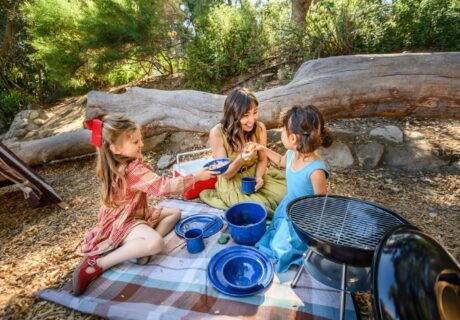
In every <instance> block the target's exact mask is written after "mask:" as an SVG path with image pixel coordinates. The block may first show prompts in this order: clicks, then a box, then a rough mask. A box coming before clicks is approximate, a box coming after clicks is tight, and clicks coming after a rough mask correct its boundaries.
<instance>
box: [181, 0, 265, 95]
mask: <svg viewBox="0 0 460 320" xmlns="http://www.w3.org/2000/svg"><path fill="white" fill-rule="evenodd" d="M266 45H267V41H266V38H265V36H264V33H263V32H262V28H261V26H260V23H259V22H258V19H257V15H256V11H255V10H254V7H252V6H251V5H249V4H244V5H242V6H241V7H240V8H236V7H232V6H228V5H220V6H216V7H214V8H212V9H211V10H210V12H209V14H208V15H207V19H206V20H205V21H202V23H201V25H200V26H198V27H197V29H196V30H195V37H194V39H193V40H192V42H191V43H190V45H189V47H188V48H187V54H186V67H185V76H186V80H187V82H188V84H189V85H190V86H192V87H194V88H198V89H203V90H213V91H215V90H217V89H218V87H219V85H221V84H222V82H223V81H224V80H225V79H226V78H228V77H230V76H234V75H237V74H241V73H244V72H246V71H247V70H248V69H249V68H250V67H251V66H252V65H253V64H255V63H257V62H258V61H260V60H261V59H262V58H263V57H264V52H265V51H266Z"/></svg>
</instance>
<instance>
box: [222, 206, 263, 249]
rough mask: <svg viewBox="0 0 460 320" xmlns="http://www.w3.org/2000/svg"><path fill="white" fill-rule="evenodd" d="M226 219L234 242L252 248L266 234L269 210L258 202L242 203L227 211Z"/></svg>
mask: <svg viewBox="0 0 460 320" xmlns="http://www.w3.org/2000/svg"><path fill="white" fill-rule="evenodd" d="M225 219H226V220H227V224H228V229H229V230H230V235H231V236H232V238H233V240H235V242H236V243H238V244H243V245H248V246H252V245H254V244H255V243H256V242H257V241H259V240H260V238H262V236H263V235H264V233H265V228H266V226H265V223H266V221H267V209H265V207H264V206H262V205H260V204H258V203H256V202H240V203H237V204H235V205H233V206H231V207H230V208H228V209H227V211H226V212H225Z"/></svg>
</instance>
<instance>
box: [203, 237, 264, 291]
mask: <svg viewBox="0 0 460 320" xmlns="http://www.w3.org/2000/svg"><path fill="white" fill-rule="evenodd" d="M238 259H240V261H239V262H238ZM229 268H234V270H233V271H234V272H235V275H233V276H232V277H229V275H230V273H231V272H230V270H228V269H229ZM229 272H230V273H229ZM254 273H257V274H254ZM208 277H209V280H210V281H211V284H212V285H213V287H214V288H215V289H216V290H217V291H219V292H222V293H223V294H226V295H229V296H234V297H246V296H252V295H255V294H257V293H259V292H260V291H262V290H264V289H266V288H267V287H268V286H269V285H270V284H271V282H272V280H273V266H272V264H271V262H270V261H269V259H268V257H267V256H266V255H265V254H264V253H262V252H261V251H259V250H257V249H255V248H252V247H248V246H233V247H229V248H226V249H224V250H221V251H219V252H217V253H216V254H215V255H214V256H213V257H212V258H211V260H210V261H209V264H208Z"/></svg>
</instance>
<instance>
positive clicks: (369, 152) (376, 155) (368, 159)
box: [356, 142, 385, 168]
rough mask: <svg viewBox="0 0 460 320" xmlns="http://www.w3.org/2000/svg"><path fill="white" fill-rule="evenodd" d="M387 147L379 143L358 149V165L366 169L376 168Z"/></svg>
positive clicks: (370, 143) (368, 144)
mask: <svg viewBox="0 0 460 320" xmlns="http://www.w3.org/2000/svg"><path fill="white" fill-rule="evenodd" d="M384 150H385V147H384V146H383V145H381V144H380V143H377V142H369V143H367V144H365V145H363V146H361V147H359V148H358V151H357V153H356V157H357V160H358V163H359V164H360V165H362V166H364V167H366V168H375V167H377V165H378V164H379V162H380V159H381V158H382V155H383V151H384Z"/></svg>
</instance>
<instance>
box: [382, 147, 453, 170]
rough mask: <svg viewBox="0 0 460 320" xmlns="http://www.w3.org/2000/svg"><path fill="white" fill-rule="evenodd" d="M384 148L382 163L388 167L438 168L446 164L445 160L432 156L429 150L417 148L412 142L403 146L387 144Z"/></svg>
mask: <svg viewBox="0 0 460 320" xmlns="http://www.w3.org/2000/svg"><path fill="white" fill-rule="evenodd" d="M385 149H386V152H385V153H384V155H383V163H384V164H385V165H387V166H389V167H394V168H399V169H403V170H408V171H417V170H439V167H441V166H443V165H446V164H447V161H442V160H440V159H438V158H436V157H434V156H433V155H432V154H431V152H429V151H427V150H423V149H419V148H418V147H417V146H415V145H413V144H409V145H404V146H391V145H387V146H386V147H385Z"/></svg>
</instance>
